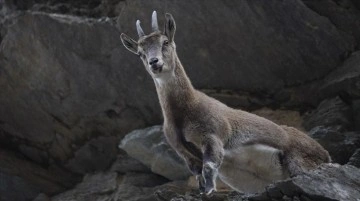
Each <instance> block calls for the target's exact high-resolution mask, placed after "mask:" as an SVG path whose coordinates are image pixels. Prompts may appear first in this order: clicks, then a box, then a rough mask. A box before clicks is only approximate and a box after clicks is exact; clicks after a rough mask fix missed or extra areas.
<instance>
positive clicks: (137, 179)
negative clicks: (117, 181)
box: [121, 172, 169, 187]
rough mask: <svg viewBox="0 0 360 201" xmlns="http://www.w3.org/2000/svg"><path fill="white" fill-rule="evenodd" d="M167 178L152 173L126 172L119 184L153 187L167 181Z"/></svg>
mask: <svg viewBox="0 0 360 201" xmlns="http://www.w3.org/2000/svg"><path fill="white" fill-rule="evenodd" d="M168 182H169V180H168V179H166V178H165V177H162V176H160V175H156V174H154V173H138V172H128V173H126V174H125V175H124V176H123V180H122V183H121V184H126V185H131V186H137V187H155V186H159V185H161V184H165V183H168Z"/></svg>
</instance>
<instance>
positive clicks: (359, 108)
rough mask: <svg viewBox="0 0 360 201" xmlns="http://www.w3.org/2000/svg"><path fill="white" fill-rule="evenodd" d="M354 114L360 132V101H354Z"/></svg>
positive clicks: (355, 123) (356, 127)
mask: <svg viewBox="0 0 360 201" xmlns="http://www.w3.org/2000/svg"><path fill="white" fill-rule="evenodd" d="M352 112H353V119H354V125H355V129H356V130H360V99H356V100H353V102H352Z"/></svg>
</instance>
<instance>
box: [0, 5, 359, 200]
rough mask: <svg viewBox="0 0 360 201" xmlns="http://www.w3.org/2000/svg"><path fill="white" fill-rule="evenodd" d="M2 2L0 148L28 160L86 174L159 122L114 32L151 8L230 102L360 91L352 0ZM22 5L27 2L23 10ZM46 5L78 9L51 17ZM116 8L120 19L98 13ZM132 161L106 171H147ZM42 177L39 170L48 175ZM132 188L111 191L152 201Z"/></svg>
mask: <svg viewBox="0 0 360 201" xmlns="http://www.w3.org/2000/svg"><path fill="white" fill-rule="evenodd" d="M4 1H5V4H4V5H3V4H1V3H0V34H1V35H0V41H1V45H0V66H1V68H0V97H1V98H0V105H1V107H0V147H1V148H6V149H9V150H12V151H13V152H16V153H19V154H21V155H23V156H24V157H26V160H31V161H34V162H36V165H35V166H36V168H35V169H37V168H40V169H41V168H42V169H45V170H46V168H48V167H51V168H58V169H60V168H63V167H66V168H68V169H69V170H71V171H74V172H78V173H82V174H85V173H88V172H92V171H96V170H104V169H106V168H109V167H110V166H111V162H112V161H114V160H115V158H116V157H115V155H116V153H117V152H116V151H115V143H116V142H118V140H115V139H120V138H122V137H123V136H124V135H125V134H126V133H128V132H130V131H132V130H133V129H137V128H143V127H145V126H149V125H155V124H158V123H160V122H161V111H160V108H159V105H158V100H157V96H156V94H155V89H154V85H153V81H152V80H151V79H150V77H149V76H148V75H147V73H146V71H145V70H144V69H143V66H142V64H141V62H140V61H139V59H138V58H137V57H136V56H135V55H131V53H129V52H127V51H126V49H125V48H124V47H123V46H122V44H121V42H120V40H119V34H120V33H121V32H126V33H128V34H129V35H131V36H133V37H135V36H136V34H135V26H134V24H135V23H134V22H135V20H136V19H138V18H139V19H140V20H142V24H143V26H144V29H145V31H148V30H149V29H148V28H149V20H150V15H151V11H152V10H154V9H155V10H158V12H159V20H160V22H163V14H164V12H165V11H166V12H171V13H172V14H173V15H174V17H175V19H176V22H177V27H178V32H177V35H176V42H177V45H178V46H177V48H178V53H179V56H180V59H181V61H182V62H183V64H184V66H185V68H186V70H187V72H188V74H189V76H190V78H191V79H192V81H193V83H194V85H195V87H197V88H200V89H203V90H204V91H205V92H206V93H208V94H210V95H211V96H214V97H216V98H218V99H220V100H222V101H224V102H225V103H227V104H229V105H230V106H234V107H239V108H245V109H249V110H254V109H258V108H261V107H271V108H273V109H274V108H275V109H279V108H280V109H281V110H283V109H289V108H290V109H294V108H296V109H298V108H300V109H308V108H310V107H314V106H316V105H317V104H318V103H319V102H321V101H322V100H323V99H325V98H333V97H336V96H338V95H341V98H342V99H343V100H344V101H346V103H349V104H350V103H351V102H352V99H354V98H357V99H359V98H360V84H359V83H360V80H359V77H360V70H359V69H360V68H359V64H360V52H354V53H353V54H351V56H350V57H349V55H350V53H351V52H353V51H354V50H355V49H357V48H358V47H359V45H358V43H359V36H360V35H359V23H358V17H357V16H358V10H356V7H357V8H359V3H358V1H356V0H351V2H352V4H348V3H349V2H350V0H339V1H338V0H337V1H332V0H318V1H308V0H304V1H300V0H287V1H282V2H275V1H252V0H245V1H235V0H225V1H215V0H209V1H200V0H197V1H192V2H186V1H177V0H170V1H168V0H154V1H143V0H131V1H130V0H128V1H122V0H91V1H86V0H76V1H70V0H4ZM303 2H304V3H303ZM28 9H30V10H32V11H25V12H24V10H28ZM17 10H22V11H21V12H17ZM33 11H44V12H47V13H38V12H33ZM185 11H186V15H184V12H185ZM53 12H55V13H67V14H72V15H81V16H83V17H76V16H67V15H58V14H49V13H53ZM117 15H119V17H118V18H117V19H116V22H115V20H114V19H110V18H106V17H105V16H108V17H114V16H117ZM85 16H86V17H85ZM103 16H104V17H105V18H99V19H93V18H88V17H103ZM354 106H356V104H355V102H353V109H354V108H355V107H354ZM266 112H267V111H265V113H264V112H263V111H261V112H260V113H259V114H262V115H267V114H266ZM279 114H280V116H281V115H282V114H283V113H279ZM284 115H285V114H284ZM287 117H289V118H290V117H296V115H295V116H291V115H290V116H287ZM354 119H355V120H356V121H357V116H356V113H355V114H354ZM280 120H281V121H283V119H281V118H280ZM337 120H338V119H337ZM318 122H319V121H318ZM341 122H342V121H341ZM342 123H344V122H342ZM345 124H346V125H348V124H347V123H345ZM349 125H350V124H349ZM313 126H319V125H313ZM330 126H334V125H330ZM350 127H351V126H350ZM346 128H347V129H350V128H349V127H347V126H346ZM330 136H331V135H330ZM341 136H342V135H341ZM350 136H353V135H350ZM112 139H114V141H112ZM336 139H337V138H336ZM341 139H345V140H346V139H348V138H347V137H341ZM114 142H115V143H114ZM340 144H343V145H348V144H347V143H346V142H345V143H343V142H342V143H340ZM349 146H350V147H351V150H352V148H353V147H354V146H353V145H349ZM156 147H158V149H159V150H156V151H157V152H156V153H160V152H161V153H162V154H164V153H165V155H166V154H168V155H167V156H168V158H167V159H166V160H174V159H173V157H176V154H174V153H173V152H171V151H170V149H169V148H168V147H167V146H166V145H161V146H160V145H159V144H156ZM147 150H149V149H147ZM166 150H169V151H166ZM345 150H348V149H347V148H345ZM349 152H350V151H349ZM341 153H342V152H341ZM172 154H173V155H174V156H172ZM346 154H347V153H346ZM105 156H106V157H105ZM14 157H15V156H14ZM346 157H348V155H346ZM15 158H16V157H15ZM165 158H166V157H165ZM14 160H15V159H14ZM176 160H178V159H176ZM128 161H129V162H119V161H118V166H116V165H115V163H114V164H113V165H112V170H113V171H116V172H118V173H126V172H128V170H129V169H131V168H129V165H127V163H129V164H134V165H135V166H136V168H134V170H135V171H138V172H142V171H145V169H146V168H144V166H141V165H140V164H139V163H137V162H134V161H132V160H131V159H129V160H128ZM179 161H181V160H179ZM179 161H178V162H179ZM160 162H161V160H160V159H159V160H158V161H155V162H154V163H156V166H154V167H150V165H149V167H150V168H152V169H153V171H156V172H164V173H165V174H167V175H168V176H169V174H170V175H172V174H171V173H169V172H166V171H164V170H162V169H161V168H160V169H156V168H159V167H165V166H166V165H167V164H166V163H167V162H168V161H166V163H165V164H166V165H165V164H159V163H160ZM162 162H164V161H162ZM178 162H174V164H179V163H178ZM344 162H345V161H344ZM1 163H3V162H2V161H0V165H1ZM180 163H181V162H180ZM170 164H171V163H170ZM32 165H34V164H32ZM155 167H156V168H155ZM180 167H181V168H180V169H181V170H184V171H187V170H186V168H184V167H183V166H180ZM15 170H16V168H15ZM171 170H173V168H172V169H171ZM21 171H23V170H21ZM25 172H26V171H25ZM35 172H36V171H35ZM45 172H46V171H45ZM176 173H177V174H178V173H181V174H182V173H183V172H182V171H177V172H176ZM44 174H45V173H44ZM3 175H5V176H3V178H6V181H13V180H16V181H21V182H19V185H21V186H22V187H23V188H24V195H26V196H27V197H28V198H29V199H31V198H33V197H35V196H36V195H38V193H40V192H39V191H38V189H40V188H42V187H43V184H42V183H41V182H40V183H36V182H33V180H37V179H34V178H30V177H28V176H27V175H23V174H19V175H20V176H19V175H18V177H16V179H14V178H15V177H14V174H9V173H8V172H7V173H4V174H3ZM9 175H10V176H9ZM29 175H31V174H29ZM49 175H50V176H46V177H45V178H51V177H52V176H53V173H49ZM69 175H72V174H69ZM72 176H73V175H72ZM63 178H64V179H66V181H67V182H68V183H67V184H66V185H65V186H66V187H68V186H71V185H72V184H73V182H74V181H73V180H72V177H71V178H70V179H69V177H68V176H64V177H63ZM168 178H169V177H168ZM173 179H174V178H173ZM45 180H46V182H47V179H45ZM20 183H21V184H20ZM29 183H30V184H31V185H29ZM50 183H53V182H52V180H51V182H50ZM55 183H56V184H58V182H55ZM60 183H62V182H60ZM49 186H50V187H52V186H53V185H49ZM7 187H9V188H7V193H9V192H17V190H16V189H15V187H14V186H11V185H8V186H7ZM10 187H11V188H10ZM128 188H129V189H132V190H129V191H127V190H126V188H119V189H115V190H113V191H114V192H115V191H116V192H118V195H120V194H121V195H127V196H128V197H127V199H130V198H131V199H133V200H137V199H139V200H141V199H144V200H146V199H154V195H152V194H151V195H150V194H146V193H144V196H143V197H141V198H134V197H131V194H132V193H139V192H140V194H141V192H145V191H146V192H150V191H151V190H143V188H140V187H134V186H132V187H129V186H128ZM14 189H15V190H14ZM27 189H30V190H27ZM34 189H35V190H34ZM54 189H55V188H54ZM59 189H60V188H59ZM62 189H63V188H62ZM25 192H26V193H25ZM28 192H30V193H28ZM45 193H48V192H45ZM16 196H21V195H20V194H18V195H16ZM102 196H103V195H99V199H102V198H103V197H102ZM86 198H89V199H90V198H91V197H86ZM74 199H75V198H74ZM83 199H85V198H83ZM114 199H115V198H114Z"/></svg>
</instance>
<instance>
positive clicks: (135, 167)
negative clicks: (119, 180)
mask: <svg viewBox="0 0 360 201" xmlns="http://www.w3.org/2000/svg"><path fill="white" fill-rule="evenodd" d="M110 171H113V172H118V173H123V174H124V173H127V172H144V173H150V172H151V170H150V168H148V167H146V165H144V164H142V163H141V162H140V161H138V160H136V159H134V158H132V157H130V156H128V155H127V154H119V155H118V156H117V158H116V160H115V162H113V164H112V165H111V168H110Z"/></svg>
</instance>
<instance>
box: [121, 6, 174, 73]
mask: <svg viewBox="0 0 360 201" xmlns="http://www.w3.org/2000/svg"><path fill="white" fill-rule="evenodd" d="M165 18H166V22H165V30H164V31H163V32H161V31H160V30H159V26H158V21H157V14H156V11H154V12H153V14H152V19H151V26H152V33H150V34H148V35H145V34H144V31H143V30H142V28H141V26H140V21H139V20H137V21H136V29H137V32H138V35H139V40H138V41H135V40H133V39H131V38H130V37H129V36H127V35H126V34H124V33H122V34H121V41H122V43H123V44H124V46H125V47H126V49H128V50H129V51H130V52H132V53H135V54H137V55H139V56H140V58H141V60H142V61H143V63H144V65H145V68H146V70H147V71H148V72H149V73H150V75H151V76H152V77H153V78H161V77H164V76H169V75H171V74H172V73H173V72H174V68H175V62H176V61H175V60H176V52H175V42H174V35H175V30H176V25H175V21H174V18H173V17H172V15H171V14H168V13H167V14H165Z"/></svg>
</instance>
